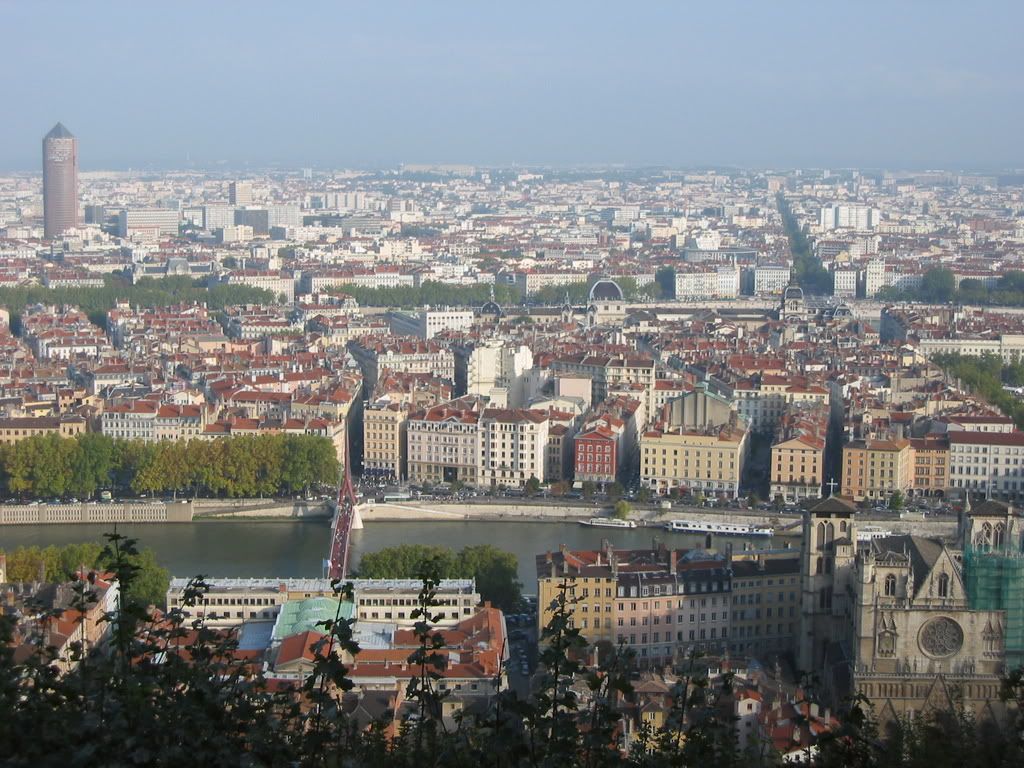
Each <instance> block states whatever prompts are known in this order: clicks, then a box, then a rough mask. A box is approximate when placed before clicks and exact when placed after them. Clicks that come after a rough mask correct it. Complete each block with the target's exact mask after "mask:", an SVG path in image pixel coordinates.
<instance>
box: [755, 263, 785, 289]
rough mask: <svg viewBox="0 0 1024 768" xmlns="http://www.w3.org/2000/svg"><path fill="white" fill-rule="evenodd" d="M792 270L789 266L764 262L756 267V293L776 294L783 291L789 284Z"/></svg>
mask: <svg viewBox="0 0 1024 768" xmlns="http://www.w3.org/2000/svg"><path fill="white" fill-rule="evenodd" d="M791 274H792V271H791V270H790V268H789V267H786V266H782V265H776V264H763V265H761V266H758V267H755V268H754V294H755V295H758V296H761V295H764V294H769V295H774V294H779V293H782V292H783V291H784V290H785V289H786V286H787V285H789V280H790V276H791Z"/></svg>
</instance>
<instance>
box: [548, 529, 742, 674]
mask: <svg viewBox="0 0 1024 768" xmlns="http://www.w3.org/2000/svg"><path fill="white" fill-rule="evenodd" d="M563 587H564V588H565V589H566V593H567V597H568V598H569V599H570V600H574V602H572V603H571V604H570V605H568V606H567V608H568V610H569V611H570V613H571V614H572V621H573V624H574V626H576V627H577V628H579V630H580V633H581V635H582V636H583V637H584V639H585V640H586V641H587V642H588V643H597V642H599V641H605V642H610V643H614V644H616V645H618V644H622V645H624V646H625V647H627V648H629V649H631V650H633V651H634V653H635V658H636V663H637V665H638V666H640V667H661V666H663V665H666V664H671V663H677V662H680V661H682V660H683V659H684V658H685V657H686V655H687V654H689V653H690V652H691V651H694V650H699V651H702V652H705V653H715V652H721V651H724V650H725V648H726V644H727V643H728V638H729V620H730V616H729V606H730V591H731V577H730V572H729V568H728V564H727V561H726V560H725V558H724V557H722V556H717V555H709V554H708V553H706V552H703V551H699V550H691V551H685V550H672V549H669V548H667V547H665V546H664V545H658V546H657V547H656V548H654V549H639V550H617V549H615V548H614V547H613V546H612V545H611V544H610V543H609V542H607V541H605V542H603V543H602V546H601V548H600V549H597V550H584V551H571V550H569V549H568V548H567V547H564V546H563V547H561V548H560V549H559V551H557V552H547V553H545V554H541V555H538V556H537V589H538V595H539V600H538V612H539V616H538V618H539V621H540V622H541V626H543V625H544V624H546V623H547V622H548V621H549V620H550V618H551V610H550V606H551V605H552V604H553V603H554V602H555V601H556V600H557V598H558V596H559V592H560V590H561V589H562V588H563Z"/></svg>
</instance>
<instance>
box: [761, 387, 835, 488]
mask: <svg viewBox="0 0 1024 768" xmlns="http://www.w3.org/2000/svg"><path fill="white" fill-rule="evenodd" d="M828 420H829V412H828V406H826V405H825V404H824V403H814V402H811V403H799V404H796V405H794V406H792V407H790V408H789V409H788V410H787V411H786V413H784V414H783V416H782V418H781V419H780V421H779V428H778V430H777V431H776V434H775V439H774V441H773V442H772V449H771V458H770V460H769V461H770V465H769V476H770V483H771V485H770V488H771V491H770V495H771V498H772V499H778V500H781V501H785V502H797V501H800V500H802V499H816V498H818V497H819V496H821V488H822V483H823V482H824V478H823V473H824V469H825V448H826V441H827V438H828Z"/></svg>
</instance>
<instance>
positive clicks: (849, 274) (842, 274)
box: [832, 265, 857, 298]
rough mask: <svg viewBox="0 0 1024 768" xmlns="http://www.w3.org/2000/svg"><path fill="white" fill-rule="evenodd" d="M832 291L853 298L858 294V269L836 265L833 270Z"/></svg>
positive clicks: (837, 294)
mask: <svg viewBox="0 0 1024 768" xmlns="http://www.w3.org/2000/svg"><path fill="white" fill-rule="evenodd" d="M832 293H833V295H835V296H840V297H843V296H845V297H850V298H853V297H855V296H856V295H857V270H856V268H854V267H850V266H844V267H840V266H838V265H837V266H836V267H835V268H834V269H833V270H832Z"/></svg>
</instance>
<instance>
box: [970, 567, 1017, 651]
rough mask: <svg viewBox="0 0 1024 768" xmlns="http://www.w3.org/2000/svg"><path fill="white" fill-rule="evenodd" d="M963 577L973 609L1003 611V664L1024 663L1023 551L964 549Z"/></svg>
mask: <svg viewBox="0 0 1024 768" xmlns="http://www.w3.org/2000/svg"><path fill="white" fill-rule="evenodd" d="M964 579H965V582H966V587H967V598H968V600H969V601H970V606H971V608H972V609H975V610H981V611H1006V620H1005V625H1004V627H1003V629H1004V632H1005V636H1004V638H1003V643H1004V647H1005V650H1006V666H1007V667H1008V668H1011V669H1012V668H1014V667H1017V666H1021V665H1024V554H1022V553H1020V552H993V551H991V550H984V549H975V548H973V547H970V548H968V549H967V550H965V551H964Z"/></svg>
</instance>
